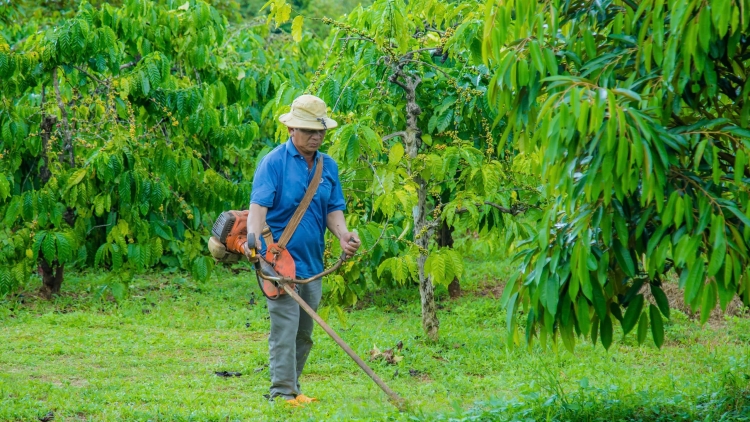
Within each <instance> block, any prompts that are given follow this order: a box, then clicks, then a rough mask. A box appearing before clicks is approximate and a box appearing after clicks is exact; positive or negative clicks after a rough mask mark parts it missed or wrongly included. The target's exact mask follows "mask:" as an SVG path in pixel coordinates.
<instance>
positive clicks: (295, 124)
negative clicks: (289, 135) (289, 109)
mask: <svg viewBox="0 0 750 422" xmlns="http://www.w3.org/2000/svg"><path fill="white" fill-rule="evenodd" d="M323 120H324V121H325V123H326V124H325V126H323V123H321V122H320V121H319V120H312V121H310V120H302V119H299V118H297V117H294V116H293V115H292V113H285V114H282V115H281V116H279V121H280V122H281V123H283V124H285V125H286V126H287V127H291V128H297V129H312V130H321V129H333V128H335V127H337V126H338V125H339V124H338V123H337V122H336V121H335V120H333V119H329V118H328V117H324V118H323Z"/></svg>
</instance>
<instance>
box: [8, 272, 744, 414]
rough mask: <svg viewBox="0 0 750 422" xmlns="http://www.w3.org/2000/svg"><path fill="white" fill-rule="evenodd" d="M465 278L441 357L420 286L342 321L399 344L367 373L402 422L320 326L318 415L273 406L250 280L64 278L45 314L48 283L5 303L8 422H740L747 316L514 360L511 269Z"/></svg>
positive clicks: (363, 346) (675, 321)
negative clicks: (504, 301) (523, 420)
mask: <svg viewBox="0 0 750 422" xmlns="http://www.w3.org/2000/svg"><path fill="white" fill-rule="evenodd" d="M467 267H468V271H467V277H466V279H465V281H464V283H463V287H464V289H465V294H464V296H463V297H461V298H460V299H457V300H450V299H448V298H447V293H446V292H445V291H444V289H442V288H441V289H439V291H438V293H439V295H438V297H439V303H440V311H439V317H440V321H441V326H440V333H441V340H440V341H439V342H438V343H436V344H430V343H427V342H425V341H424V340H423V338H422V333H421V322H420V318H419V295H418V292H417V291H416V288H413V289H409V290H383V291H381V292H378V293H376V294H373V295H372V296H371V297H368V298H365V299H364V300H363V301H362V302H361V303H360V304H358V306H357V307H356V309H355V310H351V312H348V313H347V314H346V317H347V320H346V321H345V322H342V321H339V320H338V319H337V318H335V317H333V315H334V313H331V315H332V316H331V317H330V318H329V322H330V324H331V325H332V326H333V327H334V329H336V330H337V331H338V332H339V334H340V335H341V336H342V337H343V338H344V340H345V341H347V342H348V343H349V344H350V345H351V346H352V347H353V349H354V350H355V351H356V352H357V353H358V354H360V356H362V357H363V358H365V360H367V361H368V362H369V359H368V358H369V356H370V351H371V350H373V349H374V348H375V347H377V348H378V349H379V350H381V351H383V350H385V349H388V348H394V350H395V347H396V345H397V344H398V343H399V341H400V342H402V344H403V348H402V349H401V350H400V351H398V350H396V353H395V354H396V356H400V357H402V360H401V361H400V362H398V364H397V365H391V364H388V363H386V362H384V361H383V360H378V361H373V362H369V363H370V364H371V366H372V367H373V369H374V370H375V372H377V373H378V374H379V375H380V376H381V377H382V378H383V379H384V380H385V381H386V382H387V383H388V384H389V385H390V386H391V388H393V389H394V390H395V391H396V392H398V393H399V394H401V395H402V396H403V397H404V398H405V399H406V400H407V401H408V403H409V406H410V407H409V409H408V410H407V411H406V412H398V411H397V410H396V409H395V408H394V407H393V406H391V405H390V404H389V403H388V401H387V398H386V396H385V394H384V393H382V392H381V391H380V390H379V389H378V387H377V386H376V385H375V384H374V383H373V382H372V381H371V380H370V379H369V378H368V377H367V376H366V375H365V374H364V373H363V372H362V371H360V370H359V368H358V367H357V366H356V364H354V363H353V362H352V361H351V360H350V359H349V358H348V357H347V356H346V355H345V354H344V352H343V351H342V350H340V349H339V348H338V346H337V345H336V344H335V343H334V342H333V341H332V340H331V339H330V338H328V337H327V336H326V335H325V333H324V332H323V331H322V330H320V329H319V328H316V332H315V340H316V344H315V347H314V348H313V352H312V354H311V356H310V359H309V360H308V365H307V368H306V371H305V374H304V375H303V378H302V387H303V392H304V393H305V394H307V395H310V396H315V397H318V398H319V399H320V402H319V403H315V404H313V405H311V406H307V407H304V408H298V409H290V408H288V407H286V406H283V405H280V404H278V403H277V404H271V403H268V402H267V401H266V400H265V399H264V398H263V394H265V393H267V390H268V385H269V375H268V368H267V362H268V358H267V353H268V346H267V333H268V330H269V321H268V318H267V311H266V309H265V306H264V303H265V301H264V300H260V299H259V298H258V296H259V295H258V294H257V293H256V292H257V290H258V288H257V285H256V284H255V281H254V278H250V274H249V273H244V272H242V273H239V274H233V273H231V272H230V271H226V270H219V271H217V273H216V275H215V276H214V278H213V279H212V280H211V281H210V282H207V283H204V284H197V283H194V282H192V281H190V280H186V279H185V278H183V277H182V276H180V275H175V274H152V275H148V276H145V277H141V278H138V279H136V280H134V282H133V283H132V285H131V290H130V294H129V295H128V297H127V298H125V299H123V300H121V301H119V302H115V301H112V300H111V299H108V298H107V296H108V295H106V294H105V295H104V297H97V295H96V294H94V293H93V292H95V291H97V289H98V288H100V286H101V283H102V282H103V281H102V280H104V279H105V277H104V274H101V273H95V272H92V273H83V274H74V275H69V276H68V278H67V279H66V282H65V284H64V286H63V290H64V293H63V295H62V296H60V297H58V298H56V299H54V300H52V301H50V302H46V301H43V300H41V299H38V298H36V297H35V296H34V295H33V291H34V290H35V289H36V288H37V284H36V283H38V281H37V282H35V283H32V284H31V285H29V286H28V287H27V289H26V291H25V292H23V293H22V295H20V296H18V295H16V296H12V297H6V298H5V299H0V420H24V421H25V420H36V418H38V417H42V416H44V415H45V414H47V413H48V412H53V413H54V415H55V420H56V421H59V420H97V421H99V420H105V421H107V420H112V421H115V420H154V421H157V420H164V421H167V420H168V421H173V420H195V421H203V420H217V421H218V420H222V421H223V420H435V419H446V418H449V417H455V418H459V419H460V418H467V419H471V420H508V419H513V418H519V417H528V418H530V419H531V420H533V419H539V418H543V419H544V418H547V419H550V420H553V419H559V420H569V419H579V420H582V419H585V420H616V419H621V420H633V419H638V418H644V419H645V420H648V419H655V418H654V417H652V416H653V415H660V414H661V415H665V416H668V419H664V420H670V419H672V418H676V417H677V416H679V417H680V418H685V419H701V420H703V419H706V418H708V419H707V420H718V419H721V418H724V419H725V420H729V419H742V418H743V412H744V411H743V410H742V409H744V408H743V406H745V405H747V403H748V401H750V398H748V396H750V392H748V391H750V390H748V387H747V385H748V384H747V383H748V382H750V381H748V380H749V379H750V323H749V321H748V320H747V319H743V318H737V317H733V318H728V319H727V320H726V321H724V322H722V323H720V324H714V325H712V326H709V325H706V326H703V327H701V326H700V325H698V324H697V323H695V322H693V321H690V320H688V319H687V318H686V317H685V316H684V315H682V314H680V313H678V312H677V313H675V315H673V317H672V321H670V322H669V323H668V324H667V328H666V330H667V342H666V344H665V345H664V347H663V348H662V350H658V349H656V348H655V347H654V346H653V345H652V344H648V345H643V346H638V345H637V344H636V343H635V340H634V336H633V335H632V334H631V335H630V336H628V337H627V338H626V339H625V340H617V341H616V342H615V344H614V345H613V346H612V348H611V349H610V350H609V351H605V350H604V349H603V348H602V347H601V345H599V346H597V347H592V345H591V344H590V343H587V342H582V343H579V345H578V346H577V348H576V350H575V353H574V354H571V353H569V352H567V351H564V350H562V347H561V348H560V350H557V351H554V350H551V349H547V350H542V349H541V348H539V346H538V345H536V346H535V347H533V348H532V349H531V350H528V349H526V348H517V349H511V350H509V349H506V347H505V338H506V331H505V329H504V325H505V323H504V321H505V313H504V312H503V311H502V310H501V309H500V307H499V304H498V299H497V298H496V297H495V296H494V294H495V293H496V291H497V290H499V289H494V291H493V289H492V286H493V285H495V284H497V283H499V282H500V281H501V280H502V278H503V277H504V275H503V273H507V271H509V269H508V268H507V267H505V266H498V265H493V264H492V263H488V262H487V261H482V262H468V263H467ZM620 337H621V333H620V334H619V335H616V338H618V339H619V338H620ZM649 341H650V339H649ZM217 371H232V372H240V373H242V376H240V377H231V378H224V377H219V376H217V375H216V374H215V372H217ZM745 400H747V401H745ZM738 409H739V410H738ZM747 409H748V411H749V412H750V406H748V407H747ZM654 412H656V413H654ZM524 415H525V416H524ZM748 417H750V415H748Z"/></svg>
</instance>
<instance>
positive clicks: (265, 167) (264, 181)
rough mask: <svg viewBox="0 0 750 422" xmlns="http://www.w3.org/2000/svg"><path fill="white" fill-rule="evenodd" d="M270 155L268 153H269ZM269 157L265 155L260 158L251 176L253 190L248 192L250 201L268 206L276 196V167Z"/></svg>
mask: <svg viewBox="0 0 750 422" xmlns="http://www.w3.org/2000/svg"><path fill="white" fill-rule="evenodd" d="M269 155H270V154H269ZM269 158H270V157H269V156H268V155H266V156H265V157H263V159H262V160H260V164H259V165H258V168H257V169H255V175H254V176H253V190H252V192H251V193H250V203H251V204H258V205H260V206H262V207H267V208H270V207H272V206H273V201H274V199H275V198H276V180H277V177H276V169H275V168H274V167H275V166H273V165H272V163H271V161H272V160H271V159H269Z"/></svg>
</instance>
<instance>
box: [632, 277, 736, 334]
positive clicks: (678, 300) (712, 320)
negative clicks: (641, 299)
mask: <svg viewBox="0 0 750 422" xmlns="http://www.w3.org/2000/svg"><path fill="white" fill-rule="evenodd" d="M661 289H662V290H663V291H664V294H666V295H667V300H669V307H670V309H677V310H679V311H680V312H682V313H684V314H685V315H687V316H688V318H690V319H691V320H695V321H700V318H701V312H700V310H698V311H696V312H693V310H692V309H690V306H689V305H687V304H686V303H685V292H684V291H683V290H682V289H680V287H679V286H678V285H677V283H676V282H673V281H668V282H665V283H664V284H662V285H661ZM647 290H648V289H647V288H644V290H643V292H644V296H645V297H646V299H647V300H648V301H649V302H651V303H656V302H655V301H654V297H653V296H652V295H651V292H650V291H647ZM724 315H729V316H738V317H743V318H750V309H748V308H747V307H745V305H744V304H743V303H742V301H741V300H740V298H738V297H737V296H735V297H734V299H732V301H731V302H729V303H728V304H727V310H726V312H723V311H722V310H721V306H719V305H718V303H717V305H716V307H715V308H714V309H713V310H712V311H711V315H709V317H708V323H709V324H710V325H712V326H716V325H721V324H723V323H724V322H725V320H724Z"/></svg>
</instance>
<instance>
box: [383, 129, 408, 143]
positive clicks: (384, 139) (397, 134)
mask: <svg viewBox="0 0 750 422" xmlns="http://www.w3.org/2000/svg"><path fill="white" fill-rule="evenodd" d="M404 135H406V132H404V131H403V130H400V131H398V132H393V133H391V134H389V135H385V136H383V138H382V139H383V142H385V141H387V140H389V139H391V138H395V137H397V136H404Z"/></svg>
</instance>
